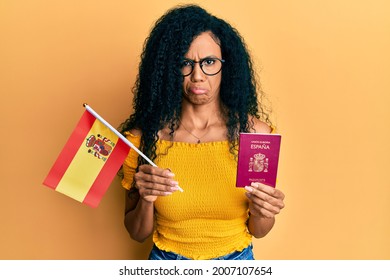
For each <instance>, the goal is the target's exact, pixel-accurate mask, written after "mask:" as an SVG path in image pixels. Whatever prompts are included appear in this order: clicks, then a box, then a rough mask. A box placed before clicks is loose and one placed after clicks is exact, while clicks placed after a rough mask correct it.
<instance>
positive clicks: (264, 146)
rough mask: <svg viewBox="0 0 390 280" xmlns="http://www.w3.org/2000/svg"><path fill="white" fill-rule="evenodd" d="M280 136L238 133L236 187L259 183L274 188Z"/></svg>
mask: <svg viewBox="0 0 390 280" xmlns="http://www.w3.org/2000/svg"><path fill="white" fill-rule="evenodd" d="M281 140H282V136H281V135H280V134H262V133H240V137H239V146H238V163H237V177H236V187H241V188H242V187H245V186H250V185H251V183H252V182H259V183H262V184H265V185H268V186H271V187H274V188H275V187H276V177H277V173H278V165H279V154H280V144H281Z"/></svg>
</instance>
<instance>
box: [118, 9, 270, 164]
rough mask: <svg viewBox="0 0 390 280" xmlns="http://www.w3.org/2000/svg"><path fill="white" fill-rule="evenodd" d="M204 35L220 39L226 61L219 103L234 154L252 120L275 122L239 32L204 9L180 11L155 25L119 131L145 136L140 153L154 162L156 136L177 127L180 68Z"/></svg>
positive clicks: (169, 14) (180, 87)
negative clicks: (135, 131) (130, 111)
mask: <svg viewBox="0 0 390 280" xmlns="http://www.w3.org/2000/svg"><path fill="white" fill-rule="evenodd" d="M206 31H207V32H211V33H212V34H213V36H214V37H215V38H216V41H217V42H218V43H219V45H220V47H221V51H222V58H223V59H224V60H225V63H224V65H223V73H222V81H221V88H220V99H221V102H222V108H224V111H225V112H226V119H227V122H226V126H227V129H228V132H227V134H228V135H227V138H228V140H229V142H230V150H231V152H232V153H233V151H234V149H235V146H236V145H237V141H236V140H237V139H238V135H239V132H248V131H249V129H250V127H251V126H253V124H252V123H251V122H250V121H249V116H253V117H256V118H258V119H262V120H263V121H265V122H267V123H268V124H270V123H271V122H270V120H269V114H268V113H266V111H265V109H264V108H262V106H261V104H260V102H259V100H261V99H262V96H263V92H262V90H261V89H260V87H259V85H258V82H257V79H256V77H255V72H254V69H253V63H252V59H251V57H250V55H249V51H248V49H247V47H246V44H245V42H244V40H243V38H242V37H241V35H240V34H239V32H238V31H237V30H236V29H235V28H234V27H232V26H231V25H230V24H229V23H227V22H226V21H224V20H222V19H220V18H218V17H216V16H213V15H212V14H210V13H208V12H207V11H206V10H205V9H203V8H201V7H200V6H197V5H182V6H176V7H175V8H173V9H171V10H168V11H167V12H166V13H165V14H164V15H163V16H162V17H161V18H159V19H158V20H157V21H156V23H155V25H154V27H153V28H152V31H151V33H150V36H149V37H148V38H146V40H145V43H144V46H143V52H142V54H141V62H140V65H139V73H138V75H137V79H136V82H135V85H134V88H133V93H134V101H133V109H134V113H133V114H131V115H130V117H129V118H128V119H127V120H126V121H125V122H124V123H122V124H121V126H120V131H121V132H122V133H124V132H125V131H129V130H131V129H139V130H141V131H142V137H141V147H140V148H141V150H142V151H143V152H144V153H145V155H146V156H148V157H149V158H151V159H152V160H153V159H155V158H156V157H157V155H156V143H157V141H158V139H159V138H158V134H157V133H158V131H159V130H161V129H163V128H164V127H169V128H170V129H171V132H172V133H173V132H174V130H175V128H177V127H178V123H179V118H180V114H181V104H182V98H183V96H182V84H183V79H184V78H183V77H182V75H181V74H180V70H179V69H180V64H181V62H182V61H183V58H184V56H185V54H186V53H187V51H188V49H189V47H190V44H191V42H192V41H193V40H194V38H196V36H198V35H199V34H201V33H203V32H206ZM141 162H143V159H142V158H141V157H140V163H141Z"/></svg>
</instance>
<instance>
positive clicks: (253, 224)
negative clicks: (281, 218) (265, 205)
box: [248, 215, 275, 238]
mask: <svg viewBox="0 0 390 280" xmlns="http://www.w3.org/2000/svg"><path fill="white" fill-rule="evenodd" d="M274 224H275V218H266V217H262V216H254V215H250V216H249V220H248V230H249V232H250V233H251V234H252V235H253V236H254V237H255V238H262V237H264V236H266V235H267V234H268V232H269V231H270V230H271V229H272V227H273V226H274Z"/></svg>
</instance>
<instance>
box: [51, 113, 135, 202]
mask: <svg viewBox="0 0 390 280" xmlns="http://www.w3.org/2000/svg"><path fill="white" fill-rule="evenodd" d="M129 150H130V147H129V146H128V145H127V144H126V143H124V142H123V141H122V140H121V139H120V138H119V137H118V136H117V135H116V134H115V133H114V132H112V131H111V130H110V129H109V128H108V127H106V126H105V125H104V124H103V123H101V122H100V121H99V120H98V119H96V118H95V117H94V116H93V115H92V114H91V113H90V112H88V111H85V112H84V114H83V116H82V117H81V119H80V121H79V123H78V124H77V126H76V128H75V129H74V131H73V132H72V134H71V136H70V138H69V140H68V141H67V143H66V144H65V146H64V148H63V150H62V151H61V153H60V155H59V156H58V158H57V160H56V162H55V163H54V165H53V167H52V168H51V170H50V172H49V174H48V175H47V177H46V179H45V181H44V182H43V184H44V185H46V186H48V187H50V188H52V189H55V190H56V191H58V192H61V193H63V194H65V195H67V196H69V197H71V198H73V199H75V200H77V201H80V202H83V203H85V204H87V205H89V206H92V207H96V206H97V205H98V204H99V202H100V200H101V199H102V197H103V195H104V193H105V192H106V190H107V189H108V187H109V185H110V184H111V182H112V180H113V179H114V177H115V175H116V173H117V171H118V170H119V168H120V166H121V165H122V163H123V161H124V160H125V158H126V156H127V155H128V153H129Z"/></svg>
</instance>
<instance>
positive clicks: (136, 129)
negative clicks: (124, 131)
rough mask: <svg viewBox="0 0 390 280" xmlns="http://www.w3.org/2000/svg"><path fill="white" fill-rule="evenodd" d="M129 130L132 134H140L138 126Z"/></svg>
mask: <svg viewBox="0 0 390 280" xmlns="http://www.w3.org/2000/svg"><path fill="white" fill-rule="evenodd" d="M129 132H130V133H131V134H132V135H134V136H142V131H141V130H140V129H138V128H133V129H131V130H130V131H129Z"/></svg>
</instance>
